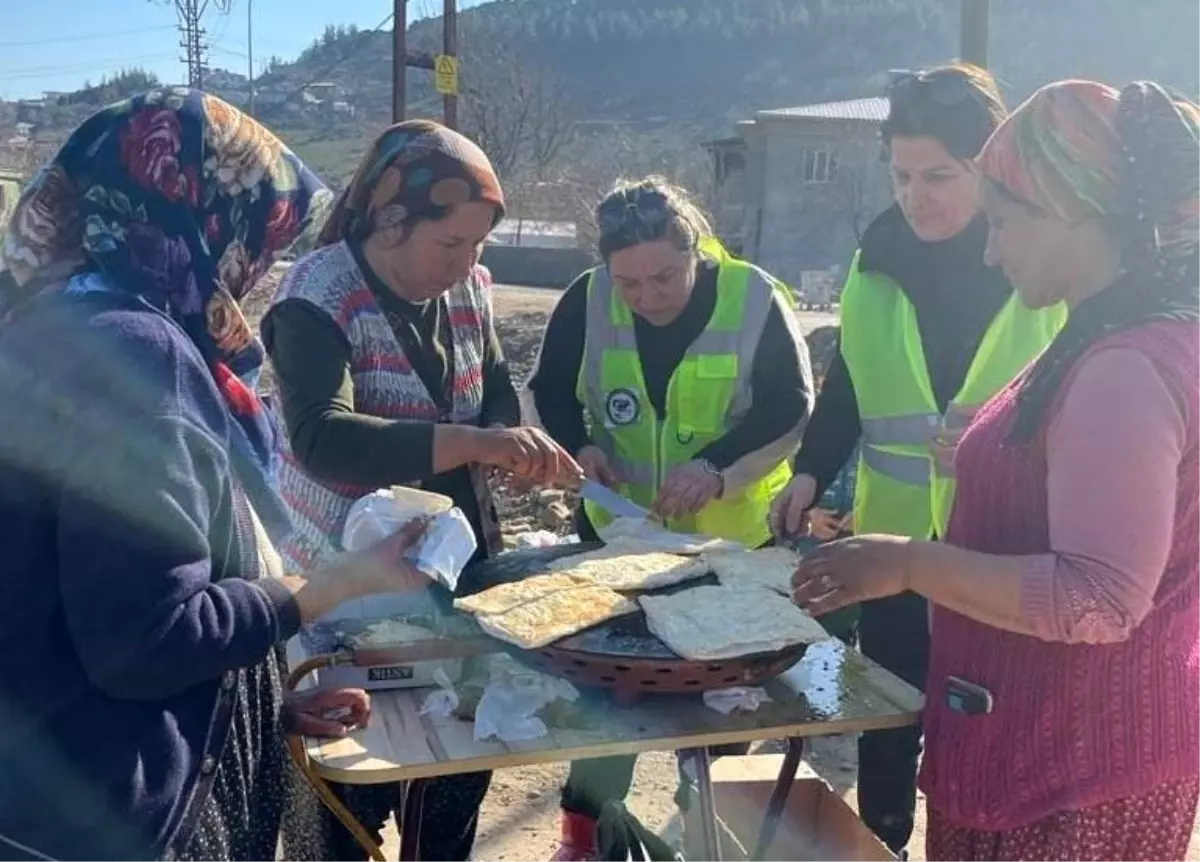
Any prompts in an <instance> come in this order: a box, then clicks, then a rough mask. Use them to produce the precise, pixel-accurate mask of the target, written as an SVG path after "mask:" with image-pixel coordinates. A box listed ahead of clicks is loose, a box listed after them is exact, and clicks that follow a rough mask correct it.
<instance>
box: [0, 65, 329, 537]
mask: <svg viewBox="0 0 1200 862" xmlns="http://www.w3.org/2000/svg"><path fill="white" fill-rule="evenodd" d="M331 202H332V195H331V193H330V192H329V191H328V190H327V189H325V187H324V185H323V184H322V183H321V181H320V180H318V179H317V177H316V176H315V175H314V174H313V173H312V172H310V171H309V170H308V169H307V168H306V167H305V166H304V165H303V163H301V162H300V160H299V159H297V158H296V156H295V155H293V154H292V153H291V152H290V151H289V150H288V149H287V148H286V147H285V146H284V145H283V144H282V143H281V142H280V141H279V139H278V138H276V137H275V136H274V135H273V134H272V133H271V132H269V131H268V130H267V129H266V128H264V127H263V126H262V125H260V124H259V123H257V122H255V121H254V120H253V119H251V118H249V117H247V116H245V115H244V114H242V113H241V112H239V111H238V110H236V109H235V108H233V107H231V106H230V105H228V104H227V103H225V102H223V101H221V100H220V99H217V98H215V97H213V96H210V95H207V94H204V93H201V92H200V91H198V90H188V89H166V90H157V91H153V92H149V93H146V94H143V95H139V96H136V97H134V98H133V99H130V100H127V101H124V102H120V103H118V104H116V105H113V106H111V107H109V108H105V109H104V110H102V111H100V112H98V113H96V114H94V115H93V116H92V117H91V118H89V119H88V120H87V121H85V122H84V123H83V124H82V125H81V126H79V128H78V129H76V130H75V132H74V133H72V135H71V136H70V137H69V138H68V139H67V142H66V143H65V144H64V145H63V147H62V148H61V149H60V150H59V151H58V154H57V155H56V156H55V157H54V159H53V160H52V161H51V162H50V163H49V164H48V165H47V166H46V167H45V168H43V169H42V171H41V172H40V173H39V174H38V175H37V176H36V177H35V178H34V180H33V181H32V182H31V183H30V185H29V186H28V188H26V190H25V191H24V193H23V194H22V196H21V199H20V200H19V201H18V203H17V206H16V210H15V211H14V213H13V216H12V219H11V220H10V222H9V225H8V229H7V232H6V235H5V237H4V244H3V248H2V249H0V327H3V326H5V325H6V324H7V323H8V322H9V321H10V320H11V319H12V318H13V316H14V315H15V314H16V313H18V312H19V310H20V309H21V307H22V306H23V305H24V304H25V303H26V302H28V301H29V300H31V299H33V298H35V297H37V296H39V295H42V294H46V293H51V292H58V291H63V290H65V291H66V292H67V293H68V294H72V293H86V292H92V291H98V290H102V291H115V292H122V293H127V294H132V295H135V296H138V297H140V298H141V299H143V300H144V301H145V302H146V303H148V304H149V305H150V306H153V308H155V309H157V310H158V311H159V312H161V313H163V314H165V315H167V316H168V317H170V318H171V319H172V320H174V321H175V322H176V323H177V324H178V325H179V326H180V327H181V328H182V329H183V330H184V332H186V333H187V335H188V336H189V337H190V338H191V340H192V341H193V342H195V344H196V346H197V347H198V348H199V349H200V352H201V354H202V355H203V356H204V358H205V360H206V361H207V362H208V365H209V368H210V369H211V371H212V375H213V379H214V380H215V382H216V384H217V386H218V388H219V389H220V391H221V393H222V395H223V396H224V399H225V401H226V404H227V406H228V408H229V412H230V414H231V416H232V417H233V418H234V419H235V420H236V422H235V423H233V424H234V426H235V428H236V429H238V433H237V434H236V435H235V446H234V450H235V451H234V453H233V454H234V456H235V463H237V465H238V467H239V476H240V478H241V479H242V481H243V484H244V486H245V487H246V490H247V492H248V493H249V494H250V495H251V497H252V499H253V500H254V501H255V503H256V505H258V506H259V508H260V514H261V515H262V516H263V519H264V521H268V522H272V521H273V522H274V526H276V527H277V528H283V524H282V523H281V522H280V521H279V517H280V515H281V513H282V512H283V507H282V505H281V504H279V503H278V500H277V498H276V497H275V495H274V492H273V491H272V490H271V484H272V483H271V482H270V474H271V472H272V470H273V466H274V461H275V457H276V451H277V447H276V445H275V437H274V430H273V425H272V423H271V421H270V417H269V416H268V415H267V412H266V410H265V408H264V407H263V404H262V402H261V401H260V400H259V397H258V395H257V394H256V393H255V392H254V390H253V388H252V386H251V385H247V383H246V382H244V379H245V380H252V379H253V377H254V375H255V374H256V372H257V370H258V368H259V367H260V366H261V365H262V362H263V357H264V353H263V349H262V346H261V344H260V343H259V342H258V339H257V338H256V337H255V335H254V332H253V330H252V329H251V327H250V325H249V323H248V322H247V321H246V318H245V317H244V316H243V314H242V312H241V309H240V308H239V307H238V304H237V302H238V300H239V299H241V298H242V297H243V296H244V295H245V294H246V293H247V292H248V291H249V290H250V288H251V287H252V286H253V285H254V283H255V282H256V281H257V280H258V278H259V277H260V276H262V275H263V274H264V273H265V272H266V270H267V268H268V267H269V266H270V265H271V263H272V262H273V261H274V259H275V258H276V257H277V256H278V255H279V254H280V253H281V252H282V251H284V250H286V249H287V248H288V246H290V245H291V244H292V243H293V242H294V241H295V240H296V239H297V238H298V237H299V236H300V234H301V233H302V232H303V231H311V230H313V229H314V228H315V227H316V226H317V224H318V222H319V221H320V219H321V217H322V215H323V214H324V212H327V211H328V208H329V205H330V204H331ZM4 270H7V273H5V272H4Z"/></svg>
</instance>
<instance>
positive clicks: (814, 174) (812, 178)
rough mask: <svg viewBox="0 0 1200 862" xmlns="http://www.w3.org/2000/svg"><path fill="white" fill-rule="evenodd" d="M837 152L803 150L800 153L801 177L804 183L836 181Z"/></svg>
mask: <svg viewBox="0 0 1200 862" xmlns="http://www.w3.org/2000/svg"><path fill="white" fill-rule="evenodd" d="M838 161H839V157H838V152H837V150H824V149H820V150H818V149H804V150H802V151H801V153H800V165H801V177H802V178H803V180H804V182H806V183H831V182H833V181H834V180H836V179H837V172H838Z"/></svg>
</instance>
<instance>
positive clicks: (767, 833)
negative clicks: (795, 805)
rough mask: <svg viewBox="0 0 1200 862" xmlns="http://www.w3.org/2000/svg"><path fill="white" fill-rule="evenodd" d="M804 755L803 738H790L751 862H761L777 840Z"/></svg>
mask: <svg viewBox="0 0 1200 862" xmlns="http://www.w3.org/2000/svg"><path fill="white" fill-rule="evenodd" d="M802 754H804V740H803V738H801V737H798V736H793V737H789V738H788V741H787V753H786V754H784V756H783V765H782V766H781V767H780V768H779V776H778V777H777V778H776V779H775V788H774V789H773V790H772V791H771V798H770V800H769V801H768V802H767V812H766V814H765V815H764V816H763V824H762V829H761V830H759V833H758V842H757V843H756V844H755V845H754V854H753V855H752V856H751V857H750V859H751V862H761V860H763V859H765V858H766V857H767V851H768V850H770V849H771V842H773V841H774V840H775V832H776V831H777V830H778V829H779V819H780V817H782V816H783V809H784V808H785V807H786V806H787V800H788V793H790V792H791V789H792V782H793V781H795V780H796V771H797V770H798V769H799V768H800V757H801V755H802Z"/></svg>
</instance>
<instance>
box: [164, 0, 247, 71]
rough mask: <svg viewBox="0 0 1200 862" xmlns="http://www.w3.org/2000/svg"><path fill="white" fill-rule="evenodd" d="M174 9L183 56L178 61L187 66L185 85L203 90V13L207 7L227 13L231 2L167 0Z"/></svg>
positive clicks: (205, 58) (205, 51)
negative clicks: (177, 19)
mask: <svg viewBox="0 0 1200 862" xmlns="http://www.w3.org/2000/svg"><path fill="white" fill-rule="evenodd" d="M168 2H171V4H172V5H173V6H174V7H175V14H176V16H177V17H178V18H179V47H180V48H182V49H183V56H181V57H180V58H179V59H180V60H181V61H183V62H184V63H185V64H186V65H187V75H188V77H187V83H188V86H189V87H195V88H196V89H197V90H200V89H203V88H204V73H205V72H206V71H207V69H208V43H207V42H205V41H204V27H203V26H201V24H202V21H203V19H204V13H205V12H207V11H208V9H209V7H210V6H211V7H212V8H214V9H216V10H217V11H218V12H221V13H225V12H228V11H229V9H230V7H231V6H232V5H233V0H168Z"/></svg>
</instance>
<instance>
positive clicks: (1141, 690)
mask: <svg viewBox="0 0 1200 862" xmlns="http://www.w3.org/2000/svg"><path fill="white" fill-rule="evenodd" d="M1106 348H1122V349H1130V350H1136V351H1138V352H1139V353H1142V354H1143V355H1144V356H1146V357H1147V358H1148V359H1149V360H1150V361H1151V363H1153V365H1154V367H1155V369H1156V370H1157V371H1158V373H1159V374H1160V375H1161V376H1162V379H1163V380H1164V382H1165V383H1166V385H1167V387H1168V388H1169V389H1170V390H1171V392H1172V393H1173V394H1175V396H1176V398H1177V399H1178V402H1179V404H1180V406H1181V408H1182V410H1183V413H1184V416H1185V421H1186V423H1187V438H1186V439H1187V443H1186V448H1185V449H1184V452H1183V458H1182V460H1181V462H1180V464H1179V474H1178V475H1179V480H1178V481H1179V484H1178V487H1177V490H1176V505H1175V520H1174V525H1173V535H1172V545H1171V550H1170V553H1169V556H1168V558H1167V563H1166V567H1165V569H1164V570H1163V573H1162V580H1161V581H1160V583H1159V586H1158V589H1157V591H1156V592H1155V595H1154V604H1153V607H1152V608H1151V610H1150V612H1149V614H1148V615H1147V616H1146V618H1145V619H1144V620H1142V622H1141V623H1140V624H1139V625H1138V626H1137V627H1136V628H1135V629H1134V630H1133V633H1132V634H1131V635H1130V637H1129V638H1128V639H1127V640H1125V641H1122V642H1120V643H1112V644H1098V645H1093V644H1070V643H1052V642H1047V641H1043V640H1039V639H1037V638H1033V637H1028V636H1025V635H1020V634H1016V633H1013V632H1008V631H1004V630H1001V629H998V628H993V627H991V626H987V625H984V624H983V623H980V622H976V621H974V620H972V619H969V618H967V617H965V616H962V615H959V614H956V613H953V612H951V611H948V610H946V609H945V608H940V607H939V608H935V610H934V614H933V623H932V635H933V641H932V647H931V656H930V667H929V677H928V681H927V684H926V687H925V691H926V704H925V711H924V723H925V758H924V762H923V763H922V766H921V781H920V784H921V787H922V789H923V790H924V791H925V793H926V795H927V804H928V805H929V806H930V807H931V808H933V809H936V810H937V811H938V812H939V813H940V814H942V815H943V816H944V817H945V818H946V819H948V820H949V821H951V822H952V823H954V824H955V825H958V826H962V827H967V828H973V829H985V830H1008V829H1014V828H1018V827H1021V826H1024V825H1027V824H1030V823H1033V822H1036V821H1038V820H1041V819H1042V818H1044V817H1047V816H1049V815H1051V814H1053V813H1055V812H1058V811H1068V810H1078V809H1083V808H1089V807H1092V806H1094V805H1099V804H1101V803H1104V802H1109V801H1112V800H1116V799H1123V798H1126V797H1130V796H1138V795H1141V794H1144V793H1147V792H1149V791H1151V790H1153V789H1154V788H1155V787H1157V786H1158V785H1160V784H1163V783H1166V782H1169V781H1175V780H1181V779H1186V778H1191V777H1194V776H1196V775H1197V771H1198V766H1197V760H1198V758H1200V718H1198V716H1197V708H1196V705H1197V702H1198V701H1200V585H1198V584H1197V574H1198V568H1200V566H1198V558H1200V541H1198V539H1200V528H1198V524H1197V517H1198V515H1200V500H1198V497H1197V495H1198V487H1197V486H1198V482H1197V468H1198V466H1200V457H1198V452H1197V433H1198V432H1197V423H1198V418H1200V417H1198V416H1197V413H1198V412H1200V388H1198V387H1197V381H1196V365H1197V362H1198V361H1200V334H1198V331H1197V327H1196V326H1195V325H1194V324H1182V323H1158V324H1152V325H1146V326H1141V327H1138V328H1135V329H1131V330H1128V331H1126V332H1121V333H1115V334H1113V335H1111V336H1109V337H1106V338H1104V339H1102V340H1101V341H1100V342H1098V343H1097V344H1096V345H1095V346H1094V347H1093V348H1092V352H1094V351H1096V350H1102V349H1106ZM1086 360H1087V357H1086V356H1085V357H1084V358H1083V359H1081V360H1080V361H1079V362H1078V363H1076V365H1075V368H1074V369H1073V370H1072V371H1071V372H1068V376H1067V379H1066V380H1065V381H1064V383H1063V386H1062V389H1061V390H1060V392H1059V396H1058V399H1057V401H1056V403H1055V404H1054V405H1052V407H1051V408H1050V410H1048V411H1047V415H1046V416H1045V417H1044V418H1043V421H1042V425H1041V430H1040V431H1039V433H1038V435H1037V436H1036V437H1035V439H1034V441H1033V442H1032V443H1030V444H1029V445H1027V446H1014V445H1012V444H1010V443H1009V442H1008V440H1007V437H1008V433H1009V429H1010V428H1011V427H1012V423H1013V420H1014V418H1015V415H1016V397H1015V394H1016V384H1013V385H1010V386H1009V387H1008V388H1007V389H1005V390H1003V391H1002V392H1001V393H1000V394H999V395H997V396H996V397H995V398H993V399H992V400H991V401H990V402H988V403H987V405H985V407H984V409H983V410H982V411H981V412H980V413H979V415H978V417H977V419H976V421H975V422H974V423H973V424H972V425H971V427H970V429H969V430H968V431H967V434H966V435H965V436H964V438H963V440H962V443H961V444H960V446H959V450H958V454H957V456H956V460H955V468H956V473H957V474H958V480H959V481H958V491H957V495H956V498H955V503H954V511H953V514H952V515H951V518H950V525H949V529H948V531H947V534H946V541H947V542H948V543H950V544H954V545H958V546H960V547H963V548H969V549H970V550H973V551H979V552H981V553H987V554H1001V555H1006V556H1007V555H1013V554H1016V555H1023V554H1044V553H1048V552H1049V551H1050V550H1051V547H1050V528H1049V523H1048V516H1047V502H1046V476H1047V460H1046V428H1047V427H1048V426H1049V425H1050V422H1051V421H1052V419H1053V416H1054V413H1055V411H1056V410H1057V409H1059V407H1060V405H1061V403H1062V398H1063V396H1064V393H1065V392H1066V391H1067V389H1068V388H1069V387H1070V385H1071V381H1072V380H1073V379H1074V374H1075V373H1077V371H1078V368H1079V366H1080V365H1082V363H1083V362H1085V361H1086ZM1112 409H1114V410H1121V409H1123V407H1122V405H1121V404H1113V405H1112ZM1129 445H1130V447H1131V450H1130V451H1131V453H1132V452H1135V451H1136V449H1137V441H1135V440H1131V441H1129ZM947 676H957V677H960V678H961V679H964V680H967V681H968V682H972V683H975V684H977V685H982V686H984V687H985V688H987V689H988V690H989V691H991V692H992V694H993V695H994V697H995V706H994V709H993V711H992V712H991V713H990V714H987V715H963V714H961V713H958V712H954V711H953V710H951V709H950V708H949V707H948V706H947V705H946V691H945V681H946V677H947Z"/></svg>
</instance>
